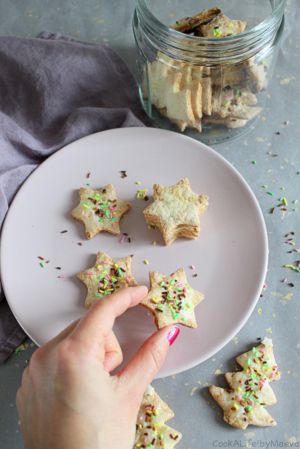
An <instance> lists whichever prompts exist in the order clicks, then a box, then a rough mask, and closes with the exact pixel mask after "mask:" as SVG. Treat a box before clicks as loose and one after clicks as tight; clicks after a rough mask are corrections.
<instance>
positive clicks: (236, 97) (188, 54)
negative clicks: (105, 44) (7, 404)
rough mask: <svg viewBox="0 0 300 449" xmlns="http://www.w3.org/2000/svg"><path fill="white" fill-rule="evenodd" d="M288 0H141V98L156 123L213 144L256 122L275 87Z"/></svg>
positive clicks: (137, 27) (137, 28)
mask: <svg viewBox="0 0 300 449" xmlns="http://www.w3.org/2000/svg"><path fill="white" fill-rule="evenodd" d="M284 7H285V0H221V1H219V3H218V5H214V4H212V3H211V2H210V1H209V0H203V1H201V0H200V1H199V0H198V1H196V0H184V1H182V0H167V1H164V2H162V1H161V0H137V4H136V9H135V13H134V18H133V31H134V36H135V41H136V46H137V54H138V56H137V70H136V74H137V81H138V85H139V95H140V99H141V102H142V105H143V107H144V109H145V111H146V113H147V114H148V116H149V117H150V118H151V119H152V120H153V123H154V125H155V126H158V127H161V128H165V129H171V130H174V131H178V132H181V133H183V134H186V135H189V136H191V137H194V138H196V139H198V140H201V141H203V142H205V143H208V144H214V143H218V142H223V141H226V140H228V139H231V138H234V137H236V136H239V135H241V134H244V133H245V132H246V131H248V130H250V129H252V128H253V127H254V126H255V123H256V122H257V120H258V119H259V117H262V116H263V109H264V106H265V103H266V100H267V98H268V95H269V89H270V81H271V77H272V73H273V72H274V67H275V62H276V54H277V51H278V48H279V45H280V40H281V36H282V32H283V28H284Z"/></svg>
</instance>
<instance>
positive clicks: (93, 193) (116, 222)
mask: <svg viewBox="0 0 300 449" xmlns="http://www.w3.org/2000/svg"><path fill="white" fill-rule="evenodd" d="M79 197H80V202H79V204H78V206H77V207H75V209H73V210H72V216H73V217H74V218H76V219H77V220H79V221H82V222H83V224H84V226H85V235H86V238H87V239H91V238H93V237H94V236H95V235H96V234H98V233H99V232H102V231H106V232H109V233H110V234H114V235H118V234H120V219H121V218H122V216H123V215H124V214H125V213H126V212H127V211H128V210H129V209H130V208H131V206H130V204H129V203H127V202H126V201H123V200H119V199H118V197H117V193H116V190H115V188H114V186H113V185H112V184H108V185H106V186H104V187H103V188H101V189H98V190H92V189H89V188H83V187H82V188H81V189H80V190H79Z"/></svg>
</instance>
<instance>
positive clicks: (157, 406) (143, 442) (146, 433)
mask: <svg viewBox="0 0 300 449" xmlns="http://www.w3.org/2000/svg"><path fill="white" fill-rule="evenodd" d="M173 417H174V413H173V411H172V410H171V409H170V408H169V406H168V405H167V404H166V403H165V402H164V401H163V400H162V399H161V398H160V397H159V396H158V394H157V393H156V392H155V390H154V388H153V387H152V386H151V385H149V387H148V388H147V390H146V392H145V393H144V396H143V400H142V404H141V406H140V410H139V413H138V417H137V422H136V435H135V443H134V446H133V449H142V448H152V449H173V448H174V447H175V445H176V444H177V443H178V442H179V441H180V440H181V437H182V435H181V433H179V432H177V430H174V429H172V427H169V426H168V425H166V424H165V423H166V421H169V420H170V419H171V418H173Z"/></svg>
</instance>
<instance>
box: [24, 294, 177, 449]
mask: <svg viewBox="0 0 300 449" xmlns="http://www.w3.org/2000/svg"><path fill="white" fill-rule="evenodd" d="M146 294H147V289H146V287H142V286H139V287H132V288H127V289H125V290H122V291H119V292H117V293H114V294H113V295H111V296H110V297H106V298H104V299H101V300H100V301H99V302H98V303H96V304H95V305H94V306H93V307H92V308H91V309H90V310H89V311H88V313H87V314H86V315H85V316H84V317H83V318H82V319H81V320H79V321H77V322H75V323H73V324H71V325H70V326H69V327H68V328H67V329H65V330H64V331H63V332H62V333H61V334H59V335H58V336H57V337H55V338H54V339H53V340H51V341H50V342H48V343H47V344H46V345H44V346H43V347H41V348H40V349H38V350H37V351H36V352H35V353H34V354H33V355H32V357H31V360H30V363H29V366H28V367H27V368H26V369H25V371H24V374H23V378H22V386H21V388H20V389H19V391H18V393H17V407H18V411H19V416H20V426H21V431H22V433H23V437H24V442H25V448H26V449H132V447H133V444H134V435H135V422H136V417H137V413H138V409H139V406H140V403H141V400H142V396H143V393H144V391H145V389H146V387H147V385H148V384H149V383H150V382H151V381H152V379H153V377H154V376H155V375H156V373H157V372H158V370H159V369H160V368H161V366H162V365H163V363H164V360H165V356H166V353H167V351H168V348H169V346H170V344H172V342H173V341H174V340H175V338H176V337H177V335H178V333H179V329H178V328H176V327H175V328H174V327H173V328H170V327H167V328H164V329H161V330H159V331H158V332H156V333H155V334H153V335H152V336H151V337H150V338H149V339H148V340H147V341H146V342H145V343H144V344H143V346H142V347H141V348H140V349H139V351H138V352H137V354H135V356H134V357H133V358H132V359H131V361H130V362H129V363H128V365H127V366H126V368H125V369H124V370H123V371H122V372H120V373H119V374H117V375H115V376H112V375H111V374H110V372H111V371H112V370H114V369H115V368H116V367H117V366H118V365H120V363H121V362H122V351H121V348H120V346H119V343H118V341H117V339H116V337H115V335H114V333H113V331H112V328H113V324H114V321H115V319H116V317H118V316H120V315H121V314H122V313H124V312H125V311H126V310H127V309H128V308H129V307H133V306H135V305H137V304H138V303H139V302H140V301H141V300H142V299H143V297H144V296H145V295H146Z"/></svg>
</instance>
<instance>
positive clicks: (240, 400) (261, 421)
mask: <svg viewBox="0 0 300 449" xmlns="http://www.w3.org/2000/svg"><path fill="white" fill-rule="evenodd" d="M236 361H237V363H238V364H239V365H240V366H241V367H242V368H243V371H239V372H236V373H226V374H225V378H226V380H227V382H228V384H229V388H228V389H224V388H220V387H216V386H214V385H212V386H210V387H209V392H210V394H211V395H212V397H213V398H214V399H215V400H216V401H217V403H218V404H219V405H220V407H221V408H222V409H223V412H224V413H223V418H224V421H226V422H227V423H228V424H230V425H231V426H233V427H237V428H239V429H246V428H247V427H248V425H249V424H252V425H255V426H260V427H265V426H276V421H275V420H274V419H273V418H272V416H271V415H270V414H269V413H268V412H267V410H266V409H265V406H267V405H273V404H276V402H277V400H276V396H275V394H274V392H273V390H272V388H271V386H270V382H273V381H274V380H278V379H279V378H280V372H279V370H278V366H277V364H276V361H275V357H274V353H273V344H272V340H271V339H269V338H265V339H264V340H263V341H262V342H261V344H259V345H258V346H254V347H253V348H252V349H251V350H250V351H248V352H245V353H244V354H241V355H239V356H238V357H237V358H236Z"/></svg>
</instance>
